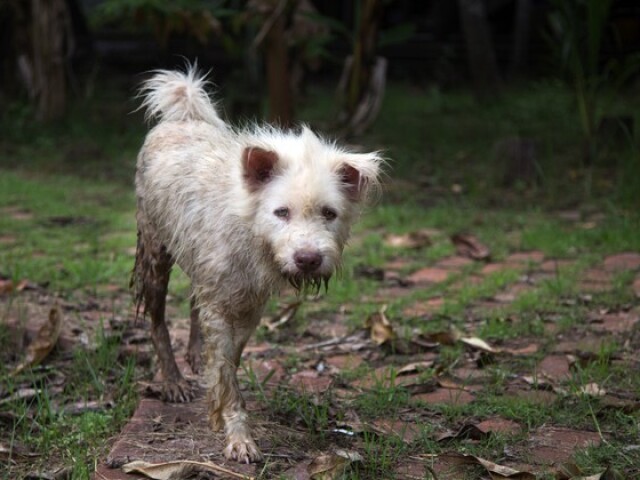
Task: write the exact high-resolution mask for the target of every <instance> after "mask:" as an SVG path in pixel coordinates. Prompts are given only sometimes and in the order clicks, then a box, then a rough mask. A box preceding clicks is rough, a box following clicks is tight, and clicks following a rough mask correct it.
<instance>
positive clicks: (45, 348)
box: [12, 305, 62, 375]
mask: <svg viewBox="0 0 640 480" xmlns="http://www.w3.org/2000/svg"><path fill="white" fill-rule="evenodd" d="M61 329H62V312H61V311H60V308H59V307H58V306H57V305H56V306H55V307H53V308H52V309H51V310H50V311H49V318H48V321H47V322H45V323H43V324H42V326H41V327H40V329H39V330H38V334H37V336H36V338H35V339H34V340H33V342H31V343H30V344H29V346H28V347H27V355H26V357H25V359H24V360H23V361H22V363H21V364H20V365H18V366H17V367H16V369H15V370H14V371H13V372H12V375H16V374H18V373H20V372H21V371H23V370H24V369H25V368H27V367H33V366H35V365H38V364H39V363H40V362H42V361H43V360H44V359H45V358H46V357H47V355H49V353H50V352H51V350H53V347H55V345H56V343H57V342H58V338H59V337H60V330H61Z"/></svg>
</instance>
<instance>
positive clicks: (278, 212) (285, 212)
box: [273, 207, 289, 220]
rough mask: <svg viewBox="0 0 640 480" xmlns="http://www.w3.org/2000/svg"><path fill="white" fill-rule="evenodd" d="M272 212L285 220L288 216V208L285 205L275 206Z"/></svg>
mask: <svg viewBox="0 0 640 480" xmlns="http://www.w3.org/2000/svg"><path fill="white" fill-rule="evenodd" d="M273 214H274V215H275V216H276V217H278V218H282V219H283V220H286V219H287V218H289V209H288V208H287V207H280V208H276V209H275V210H274V211H273Z"/></svg>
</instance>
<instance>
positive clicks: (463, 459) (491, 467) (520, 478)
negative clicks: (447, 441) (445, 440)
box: [440, 452, 536, 480]
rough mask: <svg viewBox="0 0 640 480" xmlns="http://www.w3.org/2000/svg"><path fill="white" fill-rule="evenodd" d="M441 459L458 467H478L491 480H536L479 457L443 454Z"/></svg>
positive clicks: (533, 477) (523, 473) (528, 474)
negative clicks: (505, 479) (482, 468)
mask: <svg viewBox="0 0 640 480" xmlns="http://www.w3.org/2000/svg"><path fill="white" fill-rule="evenodd" d="M440 456H441V457H446V458H447V460H448V461H449V462H451V463H456V464H458V465H480V466H482V467H484V469H485V470H487V472H488V473H489V475H491V478H492V479H501V478H509V479H512V480H516V479H517V480H536V476H535V475H534V474H533V473H529V472H522V471H519V470H515V469H513V468H511V467H506V466H504V465H498V464H497V463H493V462H490V461H489V460H485V459H484V458H481V457H476V456H474V455H466V454H463V453H457V452H449V453H443V454H441V455H440Z"/></svg>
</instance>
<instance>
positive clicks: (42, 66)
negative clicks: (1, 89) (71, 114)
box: [25, 0, 71, 121]
mask: <svg viewBox="0 0 640 480" xmlns="http://www.w3.org/2000/svg"><path fill="white" fill-rule="evenodd" d="M30 33H31V35H30V37H31V47H32V57H31V72H32V84H33V90H34V92H33V93H34V96H35V99H36V112H37V113H36V116H37V119H38V120H41V121H49V120H53V119H56V118H59V117H61V116H62V115H63V114H64V110H65V106H66V92H67V87H66V66H67V61H68V59H67V57H68V55H67V54H68V52H69V51H70V41H71V25H70V17H69V11H68V9H67V4H66V2H65V0H31V32H30ZM25 68H26V69H27V70H28V69H29V68H28V67H25Z"/></svg>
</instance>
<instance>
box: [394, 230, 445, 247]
mask: <svg viewBox="0 0 640 480" xmlns="http://www.w3.org/2000/svg"><path fill="white" fill-rule="evenodd" d="M433 234H434V231H433V230H428V229H422V230H416V231H415V232H409V233H405V234H403V235H395V234H393V233H390V234H389V235H387V236H386V237H385V238H384V241H385V243H386V244H387V245H388V246H390V247H394V248H416V249H417V248H422V247H428V246H429V245H431V243H432V242H431V236H432V235H433Z"/></svg>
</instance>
